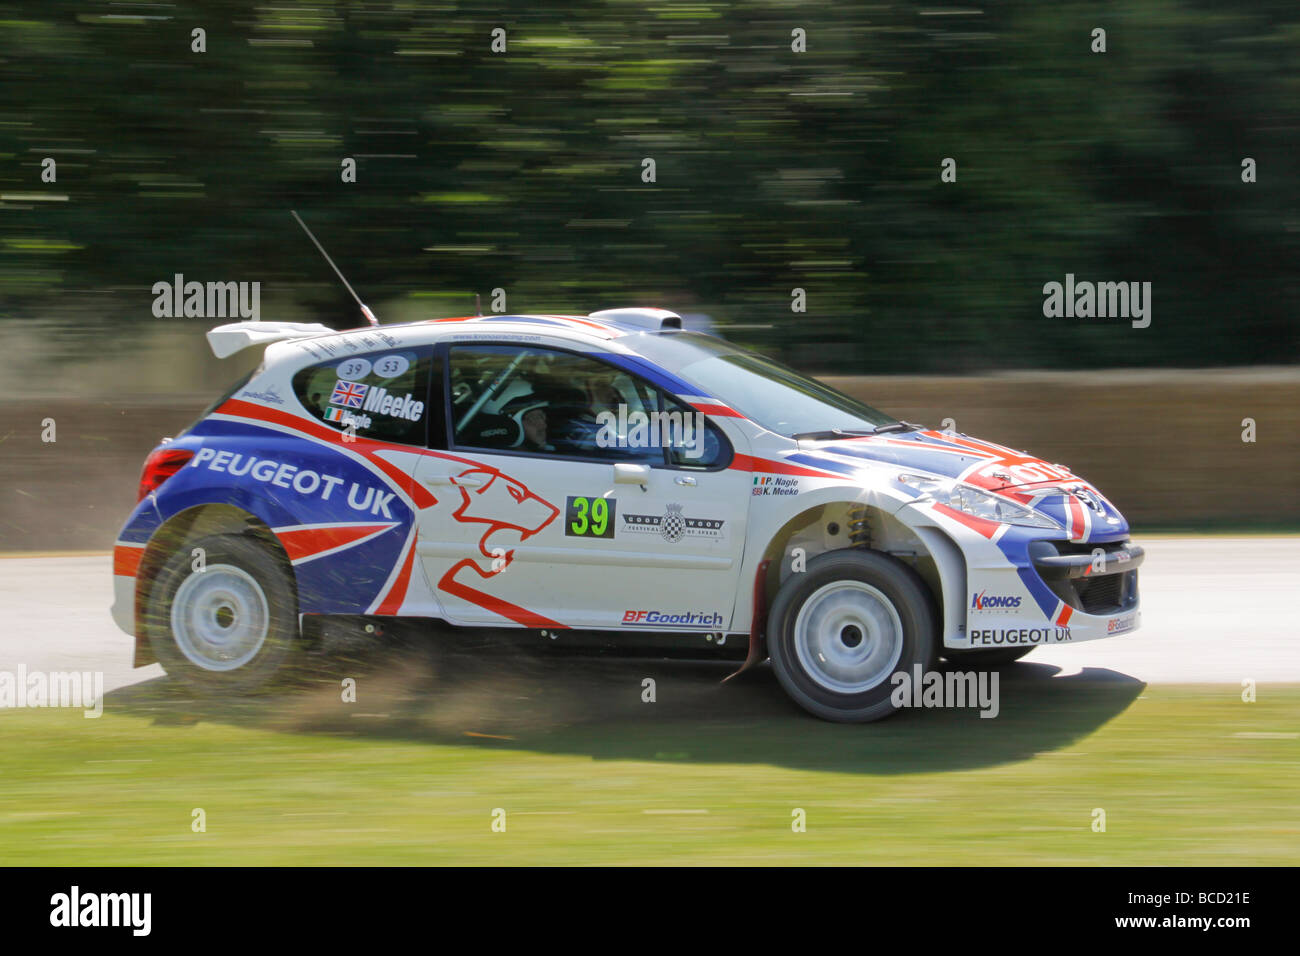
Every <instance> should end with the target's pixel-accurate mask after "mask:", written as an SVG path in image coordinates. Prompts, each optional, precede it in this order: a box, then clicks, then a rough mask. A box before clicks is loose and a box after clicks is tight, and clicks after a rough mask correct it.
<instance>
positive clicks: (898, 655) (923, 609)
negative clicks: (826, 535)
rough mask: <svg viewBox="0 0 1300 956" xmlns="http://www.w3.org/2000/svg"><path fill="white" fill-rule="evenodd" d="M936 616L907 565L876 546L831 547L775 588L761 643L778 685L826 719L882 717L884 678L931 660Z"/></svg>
mask: <svg viewBox="0 0 1300 956" xmlns="http://www.w3.org/2000/svg"><path fill="white" fill-rule="evenodd" d="M934 622H935V616H934V611H933V608H932V605H931V600H930V597H929V593H928V592H927V591H926V589H925V585H924V583H923V582H922V581H921V579H920V578H919V577H918V576H917V574H916V572H914V571H913V570H912V569H911V568H909V567H907V566H906V565H904V564H902V563H901V562H899V561H897V560H896V559H894V558H891V557H889V556H888V555H885V554H880V553H879V552H875V551H833V552H830V553H828V554H823V555H819V556H818V557H816V558H813V559H812V560H811V561H809V562H808V568H807V570H806V571H804V572H800V573H797V574H793V575H791V576H790V578H788V579H787V580H786V582H785V583H784V584H783V585H782V586H781V589H780V591H778V592H777V595H776V599H775V600H774V601H773V602H772V609H771V613H770V615H769V619H768V636H767V646H768V653H769V655H771V658H772V668H773V670H775V671H776V676H777V679H778V680H779V681H780V682H781V686H782V687H783V688H785V691H786V693H788V694H789V695H790V696H791V697H792V698H793V699H794V700H795V702H796V703H797V704H799V706H801V707H803V708H804V709H805V710H807V711H809V712H810V713H813V714H816V715H817V716H818V717H822V718H825V719H826V720H836V721H844V722H861V721H869V720H879V719H880V718H882V717H888V716H889V715H890V714H892V713H893V712H894V710H895V707H894V705H893V703H892V702H891V700H890V695H891V693H892V692H893V690H894V686H895V685H894V683H893V682H892V681H891V678H892V677H893V675H894V674H896V673H898V672H900V671H902V672H905V673H908V674H911V673H912V672H913V668H915V667H916V665H918V664H919V665H920V666H921V668H922V670H926V669H928V668H929V667H930V666H931V664H932V663H933V661H934V648H935V623H934Z"/></svg>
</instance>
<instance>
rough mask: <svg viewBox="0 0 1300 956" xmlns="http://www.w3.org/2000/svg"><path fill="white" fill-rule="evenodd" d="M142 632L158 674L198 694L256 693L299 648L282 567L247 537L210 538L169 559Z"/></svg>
mask: <svg viewBox="0 0 1300 956" xmlns="http://www.w3.org/2000/svg"><path fill="white" fill-rule="evenodd" d="M194 549H200V550H199V556H196V555H195V550H194ZM145 627H146V628H147V632H148V636H149V642H150V645H151V646H152V648H153V651H154V653H155V654H156V655H157V657H158V661H159V663H161V664H162V666H163V669H164V670H165V671H167V673H168V674H169V675H171V676H172V677H178V678H180V679H182V680H184V681H185V682H186V683H188V684H190V685H191V686H193V687H195V688H197V689H198V690H200V691H203V692H205V693H215V692H219V691H225V692H232V693H246V692H248V691H252V690H255V689H257V688H259V687H262V686H263V685H265V684H267V683H268V682H269V681H270V680H271V678H272V677H274V676H276V675H277V674H283V673H284V672H285V671H287V670H288V669H289V668H290V665H291V664H293V663H294V662H296V660H297V659H298V657H299V655H300V653H301V650H302V641H301V639H300V635H299V633H298V626H297V602H296V600H295V597H294V591H293V586H292V583H291V579H290V572H289V568H288V567H287V566H286V564H285V562H284V559H283V558H282V557H281V556H280V555H278V554H276V553H275V552H273V551H272V550H271V549H270V548H269V547H268V546H266V545H265V544H263V543H261V542H260V541H258V540H257V539H255V538H253V537H251V536H247V535H212V536H210V537H206V538H202V539H200V540H198V541H194V542H191V543H189V544H187V546H186V547H185V548H184V549H183V550H181V551H178V552H177V553H176V554H174V555H172V557H171V558H169V559H168V560H167V562H166V563H165V564H164V565H163V567H162V569H161V570H160V571H159V573H158V576H157V578H156V579H155V580H154V585H153V587H152V588H151V589H150V592H149V598H148V601H147V602H146V607H145Z"/></svg>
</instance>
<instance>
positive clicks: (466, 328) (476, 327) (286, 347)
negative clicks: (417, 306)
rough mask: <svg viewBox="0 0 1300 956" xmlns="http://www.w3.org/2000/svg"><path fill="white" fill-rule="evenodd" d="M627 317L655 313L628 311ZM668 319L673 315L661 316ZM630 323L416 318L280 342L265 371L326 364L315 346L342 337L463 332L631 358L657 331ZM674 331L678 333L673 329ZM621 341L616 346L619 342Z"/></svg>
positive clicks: (387, 342)
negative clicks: (554, 342) (527, 338)
mask: <svg viewBox="0 0 1300 956" xmlns="http://www.w3.org/2000/svg"><path fill="white" fill-rule="evenodd" d="M626 311H627V313H633V312H639V311H645V312H647V313H654V312H658V311H659V310H626ZM664 314H668V315H671V313H664ZM638 318H639V317H637V316H635V315H634V316H633V317H632V320H631V321H627V320H622V319H621V318H607V317H605V316H600V317H595V316H583V315H559V314H554V315H552V314H541V313H538V314H533V313H516V314H510V315H505V314H501V315H498V314H495V313H494V314H490V315H468V316H453V317H449V318H442V319H420V320H417V321H415V322H404V323H395V324H392V325H378V326H368V325H366V326H360V327H358V328H354V329H340V330H337V331H329V332H321V333H318V334H314V335H310V334H309V335H303V336H295V337H293V338H289V339H286V340H282V341H279V342H273V343H272V344H271V345H269V346H268V347H267V350H266V364H267V366H268V367H269V366H273V365H279V364H280V363H281V362H289V361H293V360H295V359H304V360H307V362H308V364H310V362H311V361H322V360H325V359H328V358H329V357H330V354H331V353H332V351H333V349H328V348H327V349H325V350H324V351H323V352H322V351H321V350H319V349H318V348H316V346H315V345H314V344H313V343H324V342H329V341H330V340H334V339H340V338H346V339H350V340H353V341H356V340H360V341H361V342H362V344H363V345H364V347H365V349H366V351H375V350H380V349H384V348H397V347H399V346H402V345H429V344H434V343H437V342H441V341H445V340H447V339H448V338H450V337H454V336H456V335H457V334H458V333H463V332H483V333H500V334H503V335H507V334H509V335H519V334H531V335H546V336H549V337H553V338H558V339H567V340H569V341H570V342H573V343H574V344H586V345H598V346H600V347H601V348H604V349H612V350H614V351H619V352H628V353H633V354H635V353H636V352H637V349H636V348H635V346H634V345H633V341H634V340H635V339H636V338H637V337H639V336H641V335H659V334H661V331H663V330H660V329H659V328H648V327H647V323H646V322H645V321H637V319H638ZM673 331H676V330H673ZM620 339H622V340H624V341H623V342H619V340H620Z"/></svg>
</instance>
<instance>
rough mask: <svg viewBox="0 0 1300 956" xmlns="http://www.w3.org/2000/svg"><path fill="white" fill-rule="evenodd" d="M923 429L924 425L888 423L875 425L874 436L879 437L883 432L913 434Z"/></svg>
mask: <svg viewBox="0 0 1300 956" xmlns="http://www.w3.org/2000/svg"><path fill="white" fill-rule="evenodd" d="M923 428H925V426H924V425H917V424H916V423H914V422H890V423H889V424H888V425H877V426H876V431H875V434H877V435H880V434H883V433H884V432H914V431H920V430H921V429H923Z"/></svg>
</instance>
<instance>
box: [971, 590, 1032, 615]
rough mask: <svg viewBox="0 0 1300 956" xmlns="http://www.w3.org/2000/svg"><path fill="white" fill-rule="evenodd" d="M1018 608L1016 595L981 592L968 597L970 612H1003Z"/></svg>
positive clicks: (1018, 596) (1018, 598) (1017, 596)
mask: <svg viewBox="0 0 1300 956" xmlns="http://www.w3.org/2000/svg"><path fill="white" fill-rule="evenodd" d="M1018 607H1020V595H1018V594H989V593H988V592H987V591H981V592H980V593H979V594H972V595H971V596H970V608H971V610H972V611H1003V610H1011V609H1015V608H1018Z"/></svg>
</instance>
